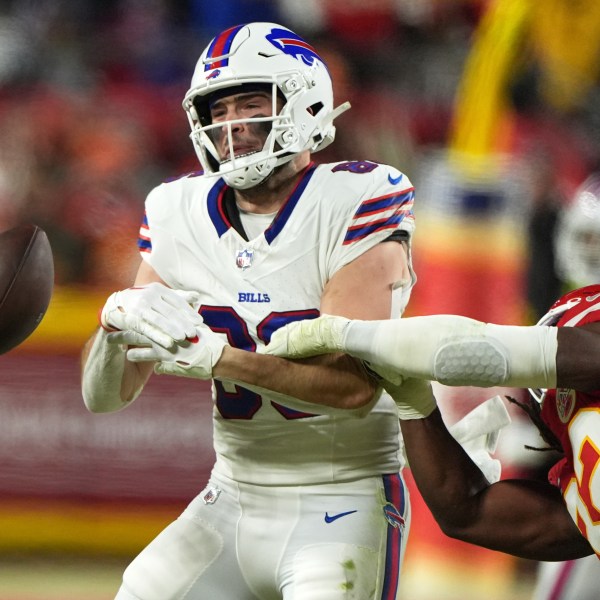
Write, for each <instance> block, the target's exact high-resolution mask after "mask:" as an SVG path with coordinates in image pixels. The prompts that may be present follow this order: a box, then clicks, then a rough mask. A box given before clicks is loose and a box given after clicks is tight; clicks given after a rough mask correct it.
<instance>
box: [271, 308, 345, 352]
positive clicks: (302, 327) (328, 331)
mask: <svg viewBox="0 0 600 600" xmlns="http://www.w3.org/2000/svg"><path fill="white" fill-rule="evenodd" d="M349 322H350V320H349V319H345V318H344V317H336V316H332V315H321V316H320V317H318V318H317V319H305V320H303V321H295V322H294V323H288V324H287V325H286V326H285V327H281V328H280V329H278V330H277V331H275V333H273V335H272V336H271V341H270V342H269V344H268V346H267V347H266V348H265V349H264V351H263V353H264V354H273V355H275V356H281V357H284V358H305V357H307V356H317V355H318V354H328V353H331V352H344V348H343V343H344V334H345V329H346V326H347V325H348V323H349Z"/></svg>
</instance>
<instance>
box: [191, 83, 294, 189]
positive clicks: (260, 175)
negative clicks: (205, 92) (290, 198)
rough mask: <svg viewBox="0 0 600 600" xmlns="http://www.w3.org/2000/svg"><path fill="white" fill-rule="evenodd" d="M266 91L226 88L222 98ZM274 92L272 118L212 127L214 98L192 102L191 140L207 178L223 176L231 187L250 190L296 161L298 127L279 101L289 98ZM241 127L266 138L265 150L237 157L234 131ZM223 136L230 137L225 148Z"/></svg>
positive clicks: (249, 87)
mask: <svg viewBox="0 0 600 600" xmlns="http://www.w3.org/2000/svg"><path fill="white" fill-rule="evenodd" d="M265 87H266V86H264V85H262V86H256V85H242V86H235V87H232V88H224V89H222V90H220V92H221V93H220V94H219V96H220V97H222V96H225V95H227V96H228V95H236V94H240V93H249V90H250V91H252V90H256V89H257V88H258V89H264V88H265ZM270 88H271V89H270V90H269V93H270V96H271V114H270V115H264V114H257V115H256V116H252V117H249V118H243V119H231V120H227V121H219V122H216V123H212V122H211V118H210V108H209V105H210V103H211V100H212V98H211V96H208V100H207V99H206V98H203V97H201V96H200V97H198V96H197V97H195V98H193V99H192V105H193V107H194V110H188V111H187V114H188V118H189V120H190V126H191V128H192V133H191V134H190V137H191V139H192V142H193V143H194V148H195V149H196V154H197V155H198V158H199V160H200V163H201V164H202V166H203V168H204V172H205V174H206V175H209V176H210V175H218V176H221V177H223V179H224V180H225V181H226V183H227V184H228V185H230V186H231V187H234V188H237V189H247V188H250V187H253V186H255V185H257V184H259V183H261V182H262V181H264V180H265V179H266V178H267V177H268V176H269V175H270V174H271V173H272V172H273V170H274V169H275V167H278V166H279V165H282V164H284V163H286V162H288V161H290V160H291V159H292V158H293V157H294V154H295V153H294V150H295V148H294V147H293V146H294V141H296V139H297V136H296V134H295V133H294V124H293V123H292V122H291V119H290V117H289V116H288V115H286V111H285V105H284V106H283V107H282V108H281V110H279V107H278V99H279V100H281V99H284V101H285V98H284V97H283V95H282V94H281V92H280V91H279V89H278V88H277V86H276V85H275V84H271V86H270ZM223 92H224V93H223ZM194 112H195V113H196V114H195V115H193V113H194ZM238 125H242V126H243V127H244V128H247V129H249V130H250V131H251V132H254V134H255V135H256V136H257V137H258V136H260V137H261V138H263V137H264V138H265V141H264V144H263V147H262V149H261V150H258V151H253V152H251V153H248V154H242V155H240V154H238V155H236V153H235V151H234V145H235V144H234V142H235V133H234V131H235V129H236V126H238ZM265 134H266V136H265ZM223 136H225V137H226V145H225V146H223V144H222V138H223ZM219 148H221V149H222V150H225V152H224V157H225V158H221V154H220V152H219Z"/></svg>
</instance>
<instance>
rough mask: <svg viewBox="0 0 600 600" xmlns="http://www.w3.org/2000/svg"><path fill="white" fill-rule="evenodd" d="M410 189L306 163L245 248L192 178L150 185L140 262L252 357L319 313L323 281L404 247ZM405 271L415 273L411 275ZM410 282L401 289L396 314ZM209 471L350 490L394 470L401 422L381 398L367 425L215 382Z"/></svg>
mask: <svg viewBox="0 0 600 600" xmlns="http://www.w3.org/2000/svg"><path fill="white" fill-rule="evenodd" d="M413 196H414V192H413V187H412V185H411V183H410V181H409V180H408V178H407V177H406V176H405V175H403V174H402V173H399V172H398V171H397V170H396V169H394V168H392V167H389V166H387V165H382V164H377V163H373V162H368V161H354V162H341V163H333V164H324V165H320V166H315V165H314V164H311V165H310V166H309V167H308V168H307V169H306V171H305V172H304V173H303V176H302V177H301V179H300V181H299V183H298V184H297V186H296V188H295V189H294V191H293V192H292V193H291V194H290V196H289V198H288V199H287V201H286V202H285V203H284V204H283V206H282V207H281V209H280V210H279V212H278V213H277V215H276V216H275V218H274V219H273V221H272V223H271V224H270V226H269V227H268V228H267V229H266V230H265V231H264V232H263V233H261V234H260V235H259V236H257V237H255V238H254V239H249V240H248V239H245V238H246V236H245V235H244V231H243V228H242V227H241V220H240V215H239V211H238V209H237V207H236V205H235V199H234V196H233V192H232V190H231V189H230V188H228V186H227V185H226V184H225V183H224V181H223V180H222V179H215V178H205V177H203V176H201V175H196V174H191V175H188V176H185V177H182V178H180V179H177V180H175V181H171V182H168V183H164V184H162V185H160V186H158V187H157V188H155V189H154V190H153V191H152V192H151V193H150V194H149V196H148V198H147V201H146V216H145V219H144V223H143V224H142V228H141V235H140V242H139V246H140V250H141V253H142V256H143V258H144V259H145V260H146V261H147V262H148V263H149V264H150V265H151V266H152V267H153V268H154V270H155V271H156V272H157V273H158V275H160V277H161V278H162V279H163V280H164V281H165V282H166V283H167V284H168V285H169V286H171V287H173V288H174V289H181V290H194V291H197V292H199V293H200V295H201V308H200V313H201V315H202V317H203V318H204V321H205V322H206V324H207V325H209V326H210V328H211V329H213V330H214V331H215V332H218V333H220V334H222V335H224V336H226V338H227V341H228V343H229V344H231V345H232V346H235V347H238V348H242V349H244V350H248V351H256V350H257V348H259V347H260V346H262V345H265V344H267V343H268V341H269V339H270V336H271V334H272V333H273V331H275V330H276V329H277V328H279V327H281V326H283V325H284V324H286V323H288V322H290V321H294V320H299V319H304V318H314V317H316V316H318V314H319V306H320V301H321V295H322V293H323V289H324V286H325V284H326V283H327V281H329V280H330V279H331V278H332V277H333V275H335V273H336V272H337V271H338V270H339V269H341V268H342V267H343V266H344V265H347V264H348V263H349V262H351V261H352V260H354V259H355V258H357V257H358V256H360V255H361V254H363V253H364V252H365V251H367V250H368V249H369V248H372V247H373V246H375V245H376V244H378V243H380V242H382V241H383V240H385V239H386V238H388V237H390V235H392V234H394V235H395V236H400V239H406V240H408V241H409V240H410V236H411V234H412V231H413V227H414V218H413V212H412V206H413ZM411 272H412V268H411ZM414 281H415V277H414V275H413V276H412V280H411V281H410V282H405V284H404V285H403V286H400V287H399V289H398V294H401V295H402V296H403V297H402V299H400V300H398V303H399V304H400V305H404V304H405V303H406V301H407V299H408V294H409V292H410V288H411V287H412V285H413V283H414ZM213 396H214V401H215V406H214V411H213V414H214V444H215V450H216V454H217V462H216V465H215V469H216V471H217V472H219V473H222V474H223V475H225V476H227V477H231V478H233V479H236V480H238V481H243V482H247V483H257V484H262V485H297V484H308V483H325V482H332V481H333V482H335V481H348V480H353V479H358V478H362V477H367V476H371V475H378V474H384V473H394V472H397V471H398V470H399V469H400V467H401V464H400V455H399V441H398V437H399V423H398V416H397V412H396V407H395V405H394V402H393V400H392V399H391V398H390V397H389V396H387V395H386V394H383V395H382V396H381V397H380V398H379V400H378V401H377V403H376V404H375V405H374V408H373V410H372V411H371V412H370V413H369V414H368V415H367V416H366V417H364V418H359V417H356V416H354V415H352V414H350V413H347V412H344V411H342V410H340V411H333V414H330V415H323V414H319V407H318V406H317V405H314V404H308V403H303V404H302V406H305V407H306V409H305V410H304V411H299V410H297V407H298V404H297V403H295V404H294V406H295V407H296V410H293V409H291V408H289V407H286V406H285V402H284V400H283V401H282V397H281V396H279V395H269V393H264V394H258V393H256V392H254V391H251V390H248V389H246V388H243V387H241V386H234V385H233V384H229V385H228V384H223V383H221V382H218V381H216V382H214V385H213Z"/></svg>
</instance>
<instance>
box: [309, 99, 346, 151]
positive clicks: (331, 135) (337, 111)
mask: <svg viewBox="0 0 600 600" xmlns="http://www.w3.org/2000/svg"><path fill="white" fill-rule="evenodd" d="M349 108H351V104H350V102H348V101H346V102H343V103H342V104H340V105H339V106H338V107H337V108H334V109H333V110H332V111H331V112H330V113H329V115H328V116H327V119H326V120H325V121H324V123H323V129H328V130H329V131H328V133H326V134H325V135H324V136H323V139H322V140H321V143H320V144H319V145H318V146H317V147H316V148H313V152H316V151H317V150H323V148H327V146H329V144H331V142H333V140H334V139H335V127H329V126H330V125H332V124H333V120H334V119H337V118H338V117H339V116H340V115H341V114H342V113H345V112H346V111H347V110H348V109H349Z"/></svg>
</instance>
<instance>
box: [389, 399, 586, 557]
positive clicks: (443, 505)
mask: <svg viewBox="0 0 600 600" xmlns="http://www.w3.org/2000/svg"><path fill="white" fill-rule="evenodd" d="M401 427H402V435H403V439H404V444H405V448H406V454H407V457H408V461H409V464H410V468H411V471H412V474H413V477H414V479H415V482H416V484H417V487H418V488H419V491H420V493H421V495H422V496H423V499H424V500H425V502H426V504H427V506H428V507H429V509H430V510H431V513H432V514H433V516H434V518H435V519H436V521H437V522H438V524H439V525H440V527H441V529H442V531H444V533H446V535H448V536H450V537H453V538H456V539H460V540H462V541H465V542H469V543H472V544H476V545H479V546H484V547H486V548H490V549H492V550H498V551H500V552H506V553H508V554H513V555H515V556H520V557H523V558H530V559H536V560H567V559H571V558H578V557H580V556H586V555H588V554H591V553H592V550H591V548H590V547H589V545H588V543H587V541H586V540H585V538H583V536H582V535H581V534H580V533H579V531H578V530H577V528H576V527H575V524H574V523H573V521H572V519H571V517H570V515H569V513H568V511H567V509H566V507H565V505H564V503H563V501H562V498H561V497H560V493H559V492H558V490H557V489H556V488H553V487H552V486H550V485H549V484H540V483H538V482H530V481H500V482H498V483H494V484H492V485H490V484H489V483H488V482H487V480H486V479H485V477H484V476H483V474H482V473H481V471H480V470H479V468H478V467H477V465H476V464H475V463H474V462H473V461H472V460H471V459H470V457H469V456H468V454H467V453H466V452H465V451H464V450H463V448H462V447H461V446H460V444H458V442H456V440H455V439H454V438H453V437H452V436H451V435H450V433H449V432H448V430H447V428H446V426H445V425H444V423H443V421H442V418H441V415H440V412H439V410H435V411H434V412H433V413H432V414H431V415H430V416H429V417H427V418H425V419H418V420H413V421H401Z"/></svg>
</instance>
